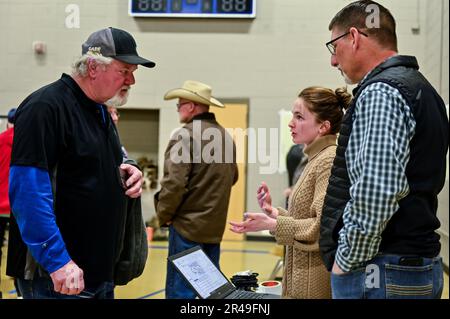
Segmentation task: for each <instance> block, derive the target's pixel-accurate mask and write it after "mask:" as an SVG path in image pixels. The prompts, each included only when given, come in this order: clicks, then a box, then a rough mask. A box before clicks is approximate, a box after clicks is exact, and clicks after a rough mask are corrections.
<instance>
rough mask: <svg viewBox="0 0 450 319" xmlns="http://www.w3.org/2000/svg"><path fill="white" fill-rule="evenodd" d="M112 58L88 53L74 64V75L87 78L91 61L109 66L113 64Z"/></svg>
mask: <svg viewBox="0 0 450 319" xmlns="http://www.w3.org/2000/svg"><path fill="white" fill-rule="evenodd" d="M112 60H113V59H112V58H108V57H104V56H101V55H96V54H91V53H86V54H83V55H82V56H81V57H79V58H78V59H77V60H76V61H75V62H74V63H73V64H72V75H75V76H81V77H83V78H84V77H86V76H87V72H88V63H89V61H95V62H96V63H97V64H101V65H108V64H110V63H111V62H112Z"/></svg>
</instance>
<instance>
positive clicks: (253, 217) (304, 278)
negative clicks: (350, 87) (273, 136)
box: [230, 87, 351, 299]
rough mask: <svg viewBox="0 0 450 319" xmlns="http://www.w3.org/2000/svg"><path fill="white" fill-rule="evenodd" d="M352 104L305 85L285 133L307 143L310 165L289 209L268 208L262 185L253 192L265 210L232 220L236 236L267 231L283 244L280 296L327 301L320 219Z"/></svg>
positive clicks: (341, 94) (343, 94) (343, 95)
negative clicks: (344, 120) (343, 122)
mask: <svg viewBox="0 0 450 319" xmlns="http://www.w3.org/2000/svg"><path fill="white" fill-rule="evenodd" d="M350 101H351V95H350V94H349V93H348V92H347V91H346V89H337V90H335V91H333V90H331V89H327V88H323V87H309V88H306V89H304V90H303V91H301V92H300V94H299V95H298V98H297V99H296V100H295V102H294V106H293V107H292V120H291V121H290V122H289V129H290V131H291V135H292V141H293V142H294V143H296V144H304V145H305V149H304V152H305V154H306V155H307V156H308V163H307V164H306V166H305V168H304V170H303V173H302V175H301V176H300V178H299V179H298V181H297V183H296V184H295V186H294V187H293V190H292V194H291V195H290V197H289V205H288V210H285V209H284V208H281V207H278V208H275V207H272V198H271V195H270V191H269V188H268V186H267V184H266V183H265V182H263V183H262V184H261V186H260V187H259V188H258V191H257V200H258V203H259V206H260V207H261V209H262V211H263V212H262V213H250V212H246V213H245V214H244V221H242V222H238V221H232V222H230V224H231V226H232V227H231V231H233V232H236V233H246V232H254V231H261V230H269V231H270V232H271V234H273V235H274V236H275V239H276V241H277V243H278V244H279V245H284V246H285V256H284V258H285V259H284V263H283V265H284V270H283V282H282V287H283V290H282V296H283V297H284V298H298V299H324V298H330V297H331V288H330V275H329V273H328V272H327V269H326V268H325V266H324V264H323V262H322V260H321V259H320V254H319V244H318V241H319V228H320V217H321V214H322V206H323V200H324V197H325V192H326V189H327V186H328V177H329V176H330V171H331V165H332V163H333V159H334V156H335V154H336V138H337V137H336V133H337V132H338V131H339V128H340V125H341V120H342V116H343V109H346V108H347V107H348V105H349V103H350Z"/></svg>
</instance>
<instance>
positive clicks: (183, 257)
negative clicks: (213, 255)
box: [169, 247, 228, 299]
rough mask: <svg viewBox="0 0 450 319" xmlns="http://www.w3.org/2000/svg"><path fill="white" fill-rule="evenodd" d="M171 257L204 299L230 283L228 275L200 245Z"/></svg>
mask: <svg viewBox="0 0 450 319" xmlns="http://www.w3.org/2000/svg"><path fill="white" fill-rule="evenodd" d="M169 259H170V260H171V261H172V262H173V264H174V265H175V267H177V268H178V270H179V271H180V272H181V273H182V274H183V276H184V277H185V278H186V280H188V281H189V283H190V284H191V285H192V287H193V288H194V289H195V290H196V291H197V293H198V294H199V295H200V296H201V297H202V298H203V299H206V298H208V297H209V296H211V294H212V293H213V292H214V291H215V290H217V289H219V288H220V287H222V286H223V285H226V284H228V280H227V279H226V277H225V276H224V275H223V274H222V273H221V272H220V270H219V269H218V268H217V267H216V266H215V265H214V264H213V263H212V261H211V260H210V259H209V257H208V256H207V255H206V254H205V252H204V251H203V250H201V249H200V247H198V249H194V250H192V249H190V250H189V251H186V252H183V253H181V254H177V255H175V256H171V257H169Z"/></svg>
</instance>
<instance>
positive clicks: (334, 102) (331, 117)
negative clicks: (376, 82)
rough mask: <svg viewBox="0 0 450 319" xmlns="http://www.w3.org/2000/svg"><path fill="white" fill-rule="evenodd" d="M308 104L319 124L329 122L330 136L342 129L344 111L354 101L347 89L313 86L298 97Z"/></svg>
mask: <svg viewBox="0 0 450 319" xmlns="http://www.w3.org/2000/svg"><path fill="white" fill-rule="evenodd" d="M298 97H299V98H302V99H303V101H305V102H306V103H305V104H306V105H305V106H306V107H307V108H308V110H309V111H310V112H311V113H313V114H314V115H315V116H316V120H317V121H318V122H324V121H329V122H330V132H329V134H337V133H338V132H339V130H340V128H341V123H342V117H343V115H344V112H343V110H346V109H347V108H348V107H349V106H350V103H351V101H352V95H351V94H350V93H348V92H347V89H346V88H338V89H336V90H334V91H333V90H332V89H328V88H324V87H320V86H311V87H308V88H306V89H304V90H303V91H301V92H300V94H299V95H298Z"/></svg>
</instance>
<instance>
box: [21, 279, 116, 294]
mask: <svg viewBox="0 0 450 319" xmlns="http://www.w3.org/2000/svg"><path fill="white" fill-rule="evenodd" d="M17 284H18V286H19V289H20V292H21V293H22V296H23V299H114V284H113V283H112V282H104V283H102V284H100V285H98V286H97V287H95V288H85V289H84V290H83V291H82V292H81V293H80V294H79V295H64V294H60V293H57V292H55V291H54V290H53V282H52V280H51V279H50V278H49V277H39V276H36V277H35V278H34V279H33V280H24V279H17Z"/></svg>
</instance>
